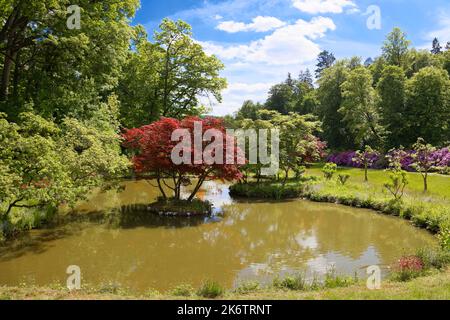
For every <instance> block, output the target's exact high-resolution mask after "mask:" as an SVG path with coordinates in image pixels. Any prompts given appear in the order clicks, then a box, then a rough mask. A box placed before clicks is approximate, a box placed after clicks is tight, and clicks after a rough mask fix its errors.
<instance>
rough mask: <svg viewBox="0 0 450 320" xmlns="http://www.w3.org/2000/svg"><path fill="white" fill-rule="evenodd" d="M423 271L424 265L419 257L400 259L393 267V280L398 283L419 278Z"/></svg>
mask: <svg viewBox="0 0 450 320" xmlns="http://www.w3.org/2000/svg"><path fill="white" fill-rule="evenodd" d="M423 270H424V263H423V261H422V259H420V258H419V257H416V256H407V257H402V258H400V260H398V261H397V263H396V264H395V265H394V268H393V271H394V278H396V279H397V280H399V281H409V280H411V279H414V278H417V277H418V276H420V275H421V273H422V272H423Z"/></svg>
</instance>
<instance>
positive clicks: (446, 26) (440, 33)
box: [424, 12, 450, 46]
mask: <svg viewBox="0 0 450 320" xmlns="http://www.w3.org/2000/svg"><path fill="white" fill-rule="evenodd" d="M438 25H439V27H438V28H437V29H435V30H433V31H430V32H428V33H427V34H426V35H425V37H424V40H429V41H432V40H433V39H434V38H438V39H439V40H440V42H441V45H442V44H443V45H444V46H445V44H446V43H447V41H450V13H449V12H441V13H440V14H439V20H438Z"/></svg>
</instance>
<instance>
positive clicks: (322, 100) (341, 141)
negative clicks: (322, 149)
mask: <svg viewBox="0 0 450 320" xmlns="http://www.w3.org/2000/svg"><path fill="white" fill-rule="evenodd" d="M347 76H348V68H347V67H346V64H345V61H338V62H337V63H336V64H335V65H334V66H332V67H330V68H328V69H327V70H325V71H324V72H323V74H322V76H321V78H320V79H319V80H318V83H319V88H318V89H317V99H318V102H319V107H318V114H319V118H320V120H321V121H322V123H323V126H322V127H323V134H322V137H323V139H324V140H326V141H327V143H328V146H329V147H330V148H332V149H340V148H342V149H347V148H348V149H352V148H353V147H354V143H353V139H352V138H351V135H350V133H349V131H348V130H347V128H346V126H345V125H344V123H343V122H342V120H343V116H342V114H341V113H339V112H338V110H339V109H340V107H341V104H342V89H341V85H342V84H343V83H344V82H345V81H346V79H347Z"/></svg>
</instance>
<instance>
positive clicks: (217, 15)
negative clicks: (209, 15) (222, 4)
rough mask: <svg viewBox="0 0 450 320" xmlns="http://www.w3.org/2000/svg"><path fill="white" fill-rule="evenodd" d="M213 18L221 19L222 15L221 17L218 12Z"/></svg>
mask: <svg viewBox="0 0 450 320" xmlns="http://www.w3.org/2000/svg"><path fill="white" fill-rule="evenodd" d="M214 19H216V20H222V19H223V17H222V16H221V15H220V14H216V15H215V16H214Z"/></svg>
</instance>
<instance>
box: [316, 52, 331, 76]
mask: <svg viewBox="0 0 450 320" xmlns="http://www.w3.org/2000/svg"><path fill="white" fill-rule="evenodd" d="M335 61H336V58H335V57H334V54H333V53H331V52H328V51H327V50H324V51H322V52H321V53H319V56H318V57H317V65H316V67H317V68H316V77H317V78H320V76H321V75H322V72H323V71H324V70H325V69H328V68H329V67H331V66H332V65H333V64H334V62H335Z"/></svg>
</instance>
